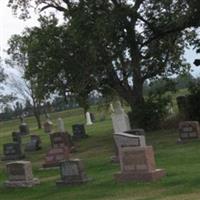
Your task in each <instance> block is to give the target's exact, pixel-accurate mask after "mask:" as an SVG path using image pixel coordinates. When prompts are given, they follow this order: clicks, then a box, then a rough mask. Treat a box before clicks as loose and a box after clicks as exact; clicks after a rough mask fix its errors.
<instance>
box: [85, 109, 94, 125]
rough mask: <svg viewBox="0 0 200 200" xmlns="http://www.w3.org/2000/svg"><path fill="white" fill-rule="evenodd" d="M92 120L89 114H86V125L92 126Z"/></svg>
mask: <svg viewBox="0 0 200 200" xmlns="http://www.w3.org/2000/svg"><path fill="white" fill-rule="evenodd" d="M92 124H93V123H92V119H91V115H90V113H89V112H86V125H92Z"/></svg>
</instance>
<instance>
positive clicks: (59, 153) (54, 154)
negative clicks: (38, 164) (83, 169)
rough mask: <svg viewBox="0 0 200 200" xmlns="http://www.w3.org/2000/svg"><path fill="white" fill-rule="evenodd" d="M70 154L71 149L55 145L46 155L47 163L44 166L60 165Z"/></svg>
mask: <svg viewBox="0 0 200 200" xmlns="http://www.w3.org/2000/svg"><path fill="white" fill-rule="evenodd" d="M69 156H70V150H69V148H67V147H54V148H53V149H50V150H49V151H48V153H47V154H46V157H45V163H44V164H43V168H51V167H58V166H59V165H60V162H61V161H63V160H68V159H69Z"/></svg>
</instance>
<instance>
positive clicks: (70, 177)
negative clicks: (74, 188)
mask: <svg viewBox="0 0 200 200" xmlns="http://www.w3.org/2000/svg"><path fill="white" fill-rule="evenodd" d="M60 174H61V180H59V181H57V182H56V184H57V185H73V184H80V183H84V182H86V181H88V178H87V176H86V174H85V170H84V166H83V163H82V161H81V160H80V159H73V160H65V161H62V162H60Z"/></svg>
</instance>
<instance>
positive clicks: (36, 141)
mask: <svg viewBox="0 0 200 200" xmlns="http://www.w3.org/2000/svg"><path fill="white" fill-rule="evenodd" d="M40 149H41V139H40V137H39V136H38V135H31V140H30V142H29V143H27V144H26V147H25V150H26V151H37V150H40Z"/></svg>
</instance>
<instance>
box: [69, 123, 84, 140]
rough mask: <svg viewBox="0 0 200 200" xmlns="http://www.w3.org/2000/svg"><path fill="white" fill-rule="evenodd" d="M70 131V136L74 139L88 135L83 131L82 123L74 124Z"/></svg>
mask: <svg viewBox="0 0 200 200" xmlns="http://www.w3.org/2000/svg"><path fill="white" fill-rule="evenodd" d="M72 131H73V136H72V138H73V139H75V140H77V139H82V138H87V137H88V135H87V134H86V132H85V127H84V124H74V125H73V126H72Z"/></svg>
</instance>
